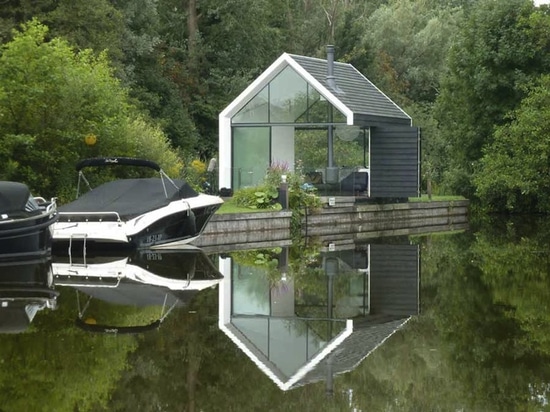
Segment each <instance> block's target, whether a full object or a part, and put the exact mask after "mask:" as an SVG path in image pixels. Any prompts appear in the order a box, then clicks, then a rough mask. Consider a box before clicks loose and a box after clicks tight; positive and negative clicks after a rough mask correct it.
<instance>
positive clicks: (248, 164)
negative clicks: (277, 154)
mask: <svg viewBox="0 0 550 412" xmlns="http://www.w3.org/2000/svg"><path fill="white" fill-rule="evenodd" d="M269 159H270V128H269V127H234V128H233V185H232V187H233V188H234V189H240V188H241V187H252V186H257V185H258V184H260V183H262V182H263V180H264V177H265V174H266V171H267V169H268V168H269V164H270V161H269Z"/></svg>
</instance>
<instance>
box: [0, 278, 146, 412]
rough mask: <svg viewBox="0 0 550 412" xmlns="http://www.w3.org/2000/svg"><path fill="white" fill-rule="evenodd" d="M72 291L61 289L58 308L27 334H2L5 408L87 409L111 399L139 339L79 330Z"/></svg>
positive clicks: (0, 394) (0, 376)
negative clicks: (75, 322)
mask: <svg viewBox="0 0 550 412" xmlns="http://www.w3.org/2000/svg"><path fill="white" fill-rule="evenodd" d="M72 292H73V291H72V290H70V289H68V290H64V291H63V293H62V294H61V296H60V300H59V305H58V309H57V310H56V311H50V312H48V313H47V314H42V313H39V314H38V315H37V316H36V318H35V319H34V323H33V327H32V329H31V330H30V331H29V332H28V333H24V334H21V335H9V336H7V335H3V336H1V338H0V356H1V362H2V368H0V387H2V391H0V405H1V407H0V408H1V409H2V410H5V411H73V410H79V411H86V410H90V408H91V405H93V404H99V405H104V404H106V403H107V400H108V398H109V394H110V392H111V391H112V390H113V388H114V386H115V383H116V382H117V380H118V379H119V376H120V374H121V372H122V370H124V368H125V367H126V366H127V355H128V353H130V352H132V351H133V350H134V349H135V348H136V346H137V341H136V338H135V337H134V336H128V335H125V336H119V337H116V338H115V337H113V336H108V335H103V334H99V335H97V334H89V333H86V332H82V331H80V330H79V329H77V328H76V327H75V326H74V319H75V317H76V314H77V308H76V304H75V302H74V294H73V293H72ZM119 320H121V321H122V320H123V319H120V318H119ZM126 321H127V319H126ZM37 330H40V331H42V332H40V333H38V332H37Z"/></svg>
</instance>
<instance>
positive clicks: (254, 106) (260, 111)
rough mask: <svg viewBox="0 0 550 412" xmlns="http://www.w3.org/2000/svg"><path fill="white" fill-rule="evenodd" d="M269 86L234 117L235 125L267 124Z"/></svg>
mask: <svg viewBox="0 0 550 412" xmlns="http://www.w3.org/2000/svg"><path fill="white" fill-rule="evenodd" d="M268 98H269V93H268V86H266V87H264V88H263V89H262V91H261V92H259V93H258V94H257V95H256V96H254V97H253V98H252V99H251V100H250V101H249V102H248V103H247V104H246V105H245V106H244V107H243V108H242V109H241V110H239V112H238V113H237V114H236V115H235V116H233V119H232V122H233V123H267V122H268V121H269V118H268Z"/></svg>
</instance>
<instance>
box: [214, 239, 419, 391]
mask: <svg viewBox="0 0 550 412" xmlns="http://www.w3.org/2000/svg"><path fill="white" fill-rule="evenodd" d="M418 251H419V248H418V245H411V244H397V245H396V244H392V245H386V244H364V245H353V244H352V245H345V246H343V247H338V246H336V245H331V246H330V247H328V248H324V249H322V250H320V251H319V253H318V255H317V256H315V257H314V258H313V259H311V260H310V261H309V262H307V263H306V264H300V263H301V262H293V263H290V259H289V248H288V247H285V248H282V250H277V249H276V250H275V251H273V252H272V253H271V254H270V253H268V252H258V251H251V252H249V254H248V256H246V255H244V256H243V255H241V256H235V257H234V258H233V257H226V258H223V259H221V262H220V267H221V268H222V273H223V274H224V280H223V282H222V285H221V287H220V294H219V302H220V320H219V327H220V329H221V330H222V331H223V332H224V333H225V334H226V335H227V336H228V337H229V338H230V339H231V340H232V341H233V342H234V343H235V344H236V345H237V346H238V347H239V348H240V349H241V350H242V351H243V352H244V353H246V355H247V356H248V357H249V358H250V359H251V360H252V361H253V362H254V363H255V364H256V365H257V366H258V367H259V368H260V369H261V370H262V371H263V372H264V373H265V374H266V375H267V376H269V377H270V378H271V379H272V380H273V381H274V382H275V383H276V384H277V385H278V386H279V387H280V388H281V389H283V390H288V389H292V388H296V387H298V386H302V385H305V384H308V383H312V382H316V381H320V380H326V381H327V382H328V385H327V389H328V390H332V379H333V376H334V375H335V374H338V373H343V372H348V371H350V370H352V369H353V368H355V367H356V366H357V365H358V364H359V363H360V362H361V361H362V360H363V359H364V358H365V357H366V356H368V355H369V354H370V352H372V351H373V350H374V349H376V348H377V347H378V346H379V345H381V344H382V343H383V342H384V341H385V340H386V339H387V338H388V337H389V336H391V335H392V334H393V333H394V332H395V331H396V330H397V329H399V328H400V327H401V326H403V325H404V324H405V323H406V322H407V321H408V320H409V319H410V317H411V316H412V315H416V314H418V308H419V289H418V285H419V273H418V268H419V265H418V262H419V252H418ZM258 263H259V264H258ZM272 263H275V264H274V265H273V264H272ZM296 263H298V264H296ZM270 266H271V267H270Z"/></svg>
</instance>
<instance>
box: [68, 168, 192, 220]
mask: <svg viewBox="0 0 550 412" xmlns="http://www.w3.org/2000/svg"><path fill="white" fill-rule="evenodd" d="M164 183H165V186H166V192H167V194H168V197H166V195H165V193H164V187H163V184H162V179H160V178H145V179H121V180H114V181H112V182H108V183H104V184H102V185H100V186H98V187H96V188H94V189H92V190H91V191H89V192H87V193H85V194H83V195H82V196H80V197H79V198H78V199H76V200H75V201H74V202H71V203H68V204H66V205H63V206H61V207H59V209H58V210H59V211H60V212H66V213H75V212H78V213H85V212H117V213H118V214H119V215H120V217H121V218H122V219H125V220H126V219H132V218H134V217H136V216H139V215H141V214H143V213H146V212H150V211H152V210H156V209H159V208H161V207H164V206H166V205H168V204H169V203H170V202H172V201H174V200H178V199H185V198H190V197H195V196H198V193H197V192H195V191H194V190H193V189H192V188H191V186H189V184H188V183H186V182H185V181H183V180H174V183H175V184H176V185H177V186H178V187H179V189H176V188H175V187H174V185H172V183H170V182H169V181H165V182H164Z"/></svg>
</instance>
